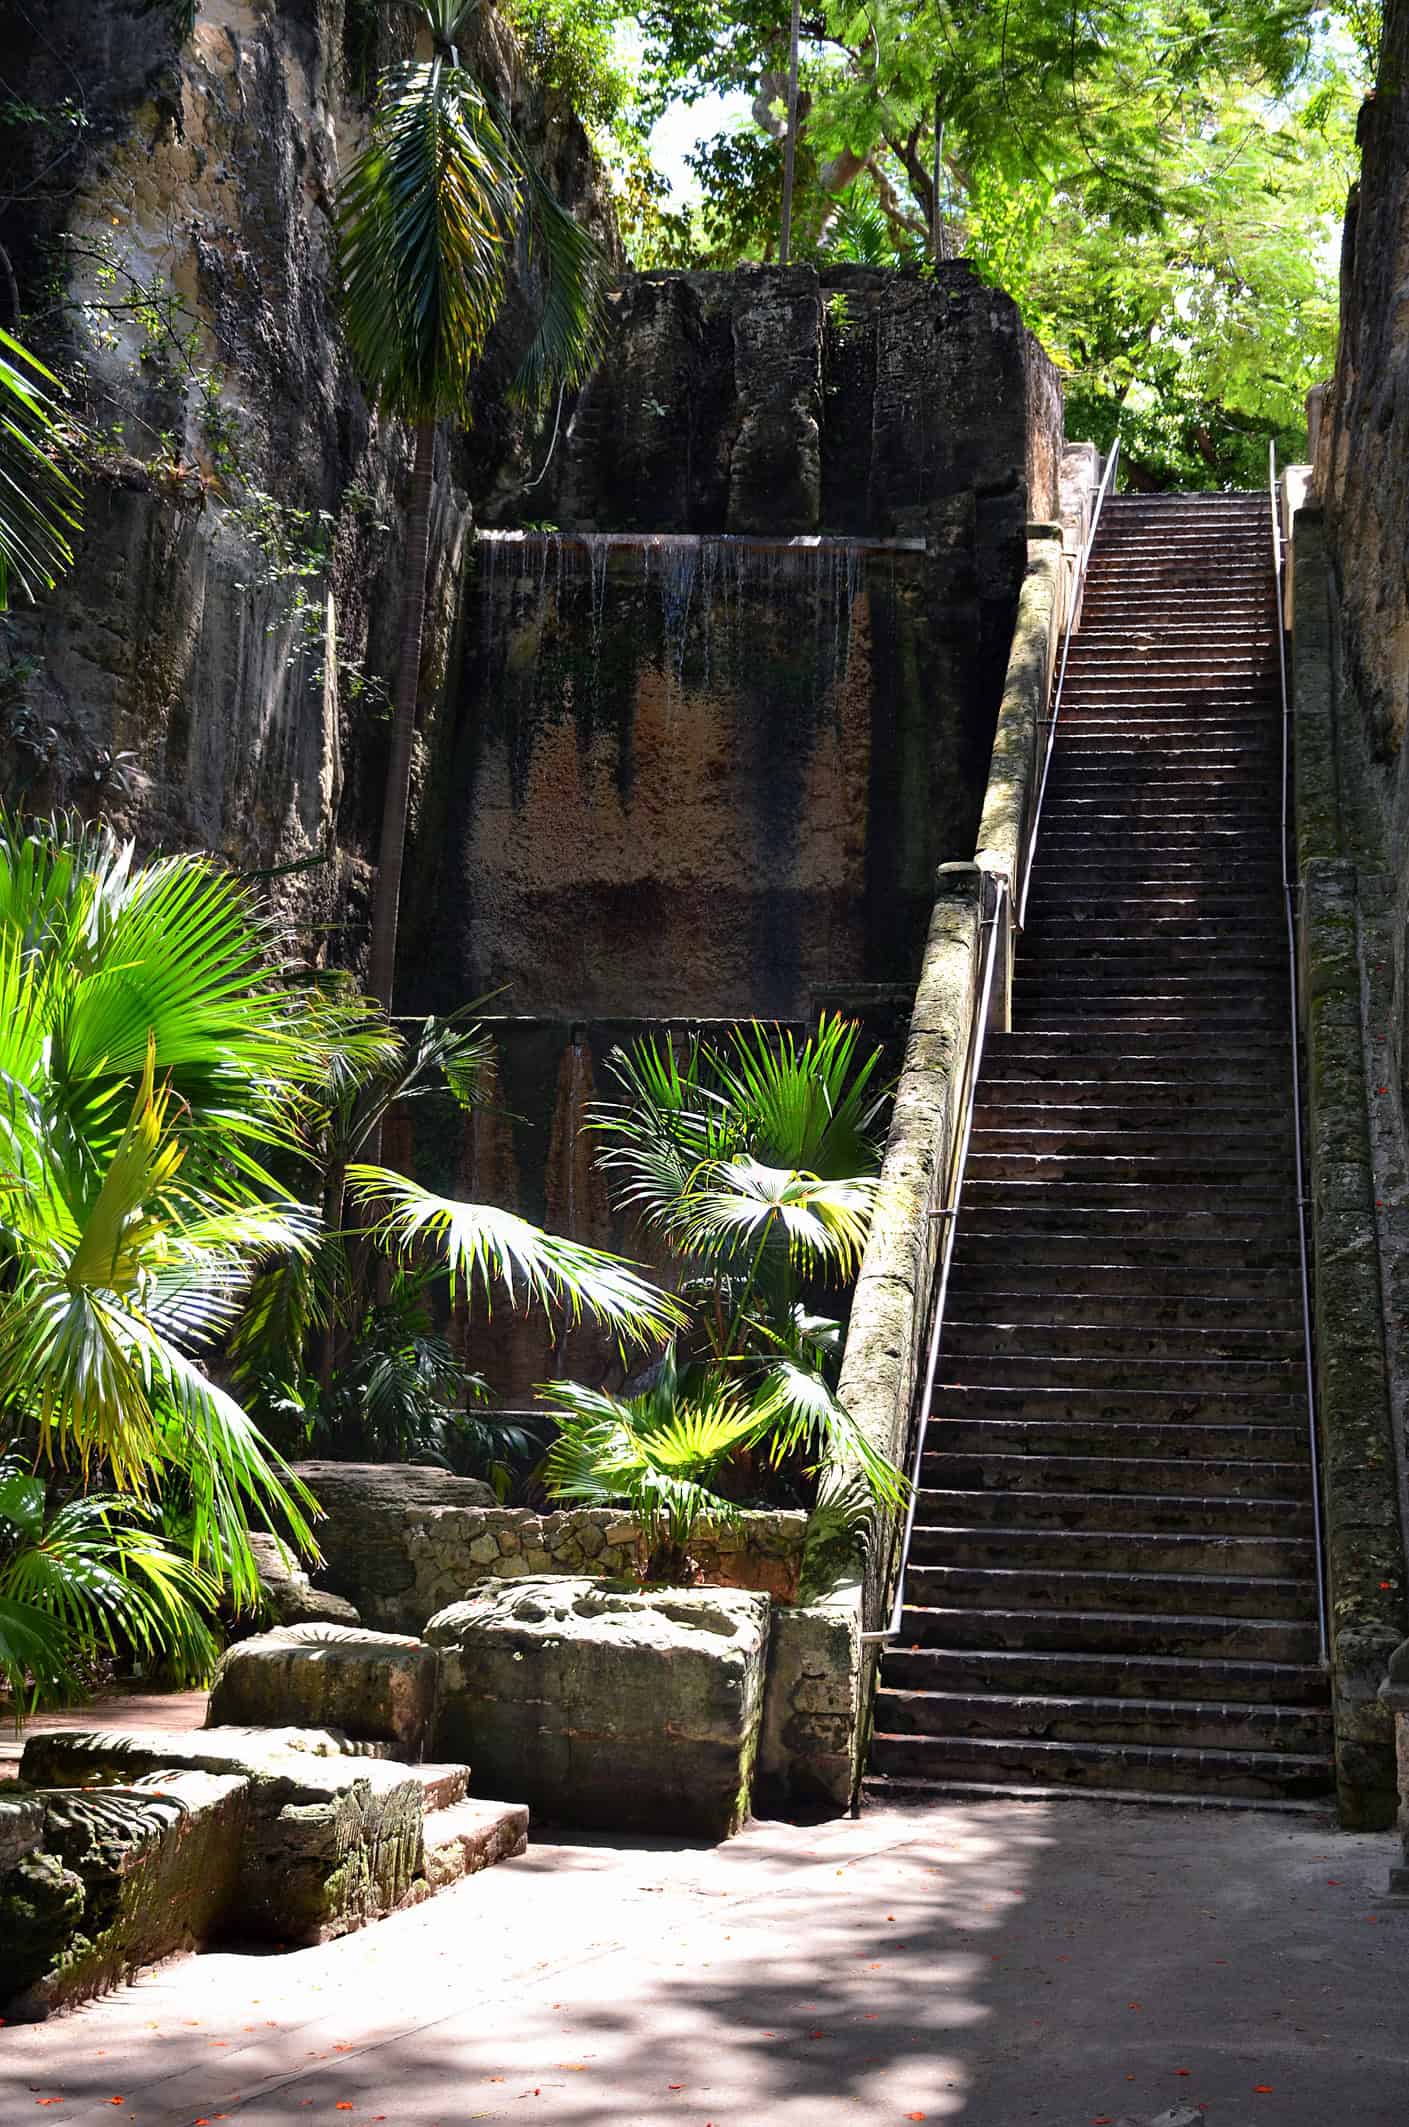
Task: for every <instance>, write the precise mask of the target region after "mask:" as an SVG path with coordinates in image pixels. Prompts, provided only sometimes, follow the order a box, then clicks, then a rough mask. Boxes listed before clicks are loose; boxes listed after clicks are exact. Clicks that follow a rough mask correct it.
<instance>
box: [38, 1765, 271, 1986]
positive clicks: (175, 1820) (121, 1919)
mask: <svg viewBox="0 0 1409 2127" xmlns="http://www.w3.org/2000/svg"><path fill="white" fill-rule="evenodd" d="M39 1799H40V1801H41V1805H42V1814H43V1846H42V1850H40V1851H37V1852H33V1853H31V1854H29V1855H28V1856H26V1858H25V1859H24V1860H23V1861H21V1862H20V1863H19V1864H18V1866H16V1867H15V1868H12V1869H11V1870H10V1871H9V1872H8V1874H6V1875H4V1876H2V1877H0V2000H3V2001H5V2002H6V2004H7V2007H6V2012H5V2013H6V2017H7V2019H8V2020H9V2021H10V2022H12V2023H31V2022H38V2021H40V2020H42V2019H43V2018H44V2017H46V2016H48V2015H49V2014H50V2012H51V2011H52V2010H54V2009H57V2008H63V2007H67V2006H69V2005H70V2004H72V2003H74V2002H79V2001H87V2000H89V1999H91V1997H92V1996H93V1995H95V1994H102V1993H105V1992H106V1991H107V1990H108V1989H109V1988H111V1987H115V1986H120V1985H121V1984H122V1983H123V1982H124V1981H125V1980H126V1979H128V1978H130V1977H131V1975H132V1974H133V1973H134V1972H136V1971H137V1970H138V1969H139V1968H140V1967H142V1966H143V1965H150V1964H153V1963H155V1962H157V1960H158V1959H160V1958H163V1957H170V1956H172V1955H173V1954H174V1953H175V1952H176V1951H177V1950H183V1949H189V1948H192V1947H194V1946H195V1945H197V1944H199V1943H202V1942H206V1941H208V1940H209V1939H210V1938H211V1936H212V1935H215V1934H217V1933H219V1931H220V1930H221V1928H222V1927H223V1926H224V1924H225V1923H226V1921H227V1920H228V1918H229V1916H230V1914H231V1912H232V1910H233V1906H234V1901H235V1894H236V1887H237V1884H238V1880H239V1873H240V1862H241V1850H242V1844H243V1840H244V1836H245V1831H246V1826H247V1821H248V1811H249V1783H248V1781H246V1780H244V1779H241V1778H239V1777H238V1776H236V1775H231V1774H212V1773H204V1772H161V1773H153V1774H149V1775H146V1776H145V1777H140V1778H138V1779H137V1780H136V1781H135V1782H134V1783H133V1784H132V1785H131V1786H123V1787H116V1786H110V1787H85V1788H80V1789H76V1790H72V1791H69V1792H59V1793H52V1794H46V1795H44V1796H42V1797H41V1798H39Z"/></svg>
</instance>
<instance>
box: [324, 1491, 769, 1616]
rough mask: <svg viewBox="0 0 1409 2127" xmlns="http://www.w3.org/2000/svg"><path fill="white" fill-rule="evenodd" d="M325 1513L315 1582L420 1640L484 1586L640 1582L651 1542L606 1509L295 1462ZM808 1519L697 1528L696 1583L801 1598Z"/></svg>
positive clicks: (750, 1516) (747, 1519)
mask: <svg viewBox="0 0 1409 2127" xmlns="http://www.w3.org/2000/svg"><path fill="white" fill-rule="evenodd" d="M299 1475H300V1476H301V1477H303V1478H304V1480H305V1481H306V1483H307V1484H308V1485H309V1486H310V1487H311V1489H312V1491H313V1494H314V1496H315V1498H317V1499H318V1500H319V1502H320V1504H321V1505H322V1506H323V1507H324V1509H325V1510H326V1512H327V1516H328V1518H327V1520H326V1521H324V1522H321V1523H320V1524H319V1527H318V1539H319V1542H320V1544H321V1545H322V1548H323V1553H324V1559H325V1567H324V1572H323V1575H322V1578H323V1579H324V1580H325V1581H326V1582H327V1584H328V1586H329V1587H331V1588H333V1589H334V1590H335V1591H336V1593H337V1594H339V1595H341V1596H345V1597H346V1598H347V1600H348V1601H349V1602H351V1603H353V1604H355V1606H356V1608H357V1611H358V1614H359V1616H360V1617H361V1619H362V1622H363V1624H364V1625H369V1626H371V1627H372V1628H373V1629H374V1630H375V1631H378V1632H410V1633H420V1632H421V1631H422V1629H423V1628H424V1626H425V1624H426V1621H427V1619H428V1618H430V1617H433V1616H434V1615H435V1613H436V1612H437V1611H438V1610H443V1609H444V1608H445V1607H446V1605H447V1604H448V1603H454V1602H458V1601H459V1600H460V1598H461V1597H462V1596H464V1595H466V1594H468V1593H469V1591H470V1590H471V1589H472V1588H476V1587H478V1586H479V1585H480V1584H481V1583H482V1582H484V1581H487V1580H520V1579H523V1578H524V1577H525V1576H527V1575H528V1574H533V1573H570V1574H590V1575H592V1577H593V1578H594V1579H602V1580H610V1579H621V1578H625V1579H630V1580H637V1579H639V1578H640V1576H641V1574H642V1573H643V1571H644V1570H645V1566H646V1560H647V1554H648V1544H647V1541H646V1538H645V1537H644V1535H643V1533H642V1531H641V1528H640V1525H639V1524H638V1523H637V1522H636V1521H635V1520H634V1519H633V1518H632V1516H631V1515H629V1514H626V1513H623V1512H622V1511H621V1510H620V1509H619V1508H612V1507H570V1508H567V1509H565V1510H564V1511H562V1512H560V1513H547V1514H538V1513H535V1512H533V1510H532V1509H531V1508H528V1507H504V1506H500V1505H499V1503H498V1502H497V1500H496V1499H495V1497H494V1494H493V1492H492V1491H491V1490H490V1488H489V1486H488V1485H484V1484H479V1483H476V1482H475V1481H474V1480H473V1479H471V1478H464V1477H453V1476H451V1475H450V1474H449V1473H448V1472H446V1471H443V1470H436V1469H420V1468H418V1467H416V1466H414V1465H406V1464H387V1465H381V1464H374V1463H303V1464H301V1465H300V1466H299ZM806 1534H807V1516H806V1515H805V1514H802V1513H791V1514H790V1513H761V1512H746V1513H744V1514H742V1515H741V1516H740V1520H739V1524H738V1526H737V1527H736V1528H729V1527H721V1528H715V1529H701V1530H700V1531H698V1532H697V1534H696V1537H695V1541H694V1546H693V1548H694V1553H695V1557H696V1559H697V1560H698V1562H699V1566H700V1569H701V1579H702V1584H703V1585H704V1586H706V1587H715V1588H743V1589H749V1590H752V1591H753V1592H754V1593H756V1594H761V1595H770V1596H772V1597H773V1598H774V1600H775V1602H779V1603H791V1602H795V1601H796V1599H797V1594H798V1588H799V1582H800V1577H801V1572H802V1559H803V1547H804V1544H805V1541H806Z"/></svg>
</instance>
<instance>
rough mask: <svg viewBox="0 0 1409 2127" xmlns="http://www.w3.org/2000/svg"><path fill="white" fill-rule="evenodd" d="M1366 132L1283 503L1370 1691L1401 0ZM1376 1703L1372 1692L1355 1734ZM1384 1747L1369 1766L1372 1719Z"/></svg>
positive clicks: (1401, 371)
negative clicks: (1329, 325)
mask: <svg viewBox="0 0 1409 2127" xmlns="http://www.w3.org/2000/svg"><path fill="white" fill-rule="evenodd" d="M1360 144H1361V150H1362V169H1361V177H1360V182H1359V185H1358V186H1357V187H1356V190H1355V192H1354V193H1353V194H1352V196H1351V202H1350V208H1349V212H1348V214H1347V219H1346V229H1345V243H1344V250H1343V254H1342V267H1341V300H1342V317H1341V337H1340V345H1339V349H1338V353H1337V361H1336V373H1335V377H1334V380H1333V382H1332V384H1331V385H1330V387H1329V389H1328V390H1327V391H1326V392H1325V394H1324V404H1323V410H1322V416H1321V420H1320V425H1319V435H1318V440H1317V449H1316V467H1315V479H1314V484H1313V506H1312V507H1310V508H1308V509H1306V510H1304V511H1302V512H1301V513H1300V514H1299V515H1298V517H1297V519H1296V528H1297V538H1296V549H1295V570H1296V633H1295V643H1294V648H1295V658H1296V682H1297V684H1296V697H1297V699H1296V713H1297V787H1298V822H1297V827H1298V841H1299V846H1300V856H1301V861H1302V875H1303V887H1304V890H1303V896H1302V936H1303V951H1304V955H1305V958H1306V960H1307V964H1308V978H1309V979H1308V984H1307V992H1308V1007H1307V1015H1308V1021H1309V1028H1310V1033H1311V1043H1310V1081H1311V1082H1310V1113H1311V1127H1312V1137H1313V1147H1314V1148H1315V1149H1316V1150H1318V1152H1319V1153H1320V1155H1321V1171H1322V1173H1323V1174H1324V1175H1328V1176H1329V1177H1330V1179H1329V1182H1328V1184H1327V1186H1326V1188H1325V1189H1324V1190H1323V1191H1322V1195H1323V1196H1324V1197H1325V1199H1326V1200H1325V1201H1320V1200H1318V1204H1317V1218H1318V1245H1319V1246H1320V1250H1321V1256H1320V1261H1319V1263H1318V1285H1317V1294H1318V1319H1317V1338H1318V1349H1319V1353H1320V1368H1321V1374H1322V1381H1323V1399H1322V1400H1323V1414H1324V1412H1325V1411H1326V1409H1327V1408H1328V1407H1329V1409H1330V1414H1331V1418H1332V1419H1334V1417H1335V1395H1336V1391H1337V1388H1338V1389H1339V1393H1340V1396H1341V1400H1342V1403H1343V1404H1344V1403H1346V1402H1348V1403H1349V1405H1350V1407H1351V1408H1352V1412H1353V1418H1354V1424H1355V1430H1354V1431H1352V1432H1351V1433H1350V1434H1349V1437H1348V1441H1347V1442H1338V1441H1337V1439H1336V1437H1335V1435H1334V1433H1332V1435H1331V1437H1330V1438H1329V1441H1328V1464H1329V1469H1330V1476H1331V1481H1332V1484H1333V1487H1334V1486H1335V1484H1336V1482H1337V1480H1338V1479H1339V1487H1340V1488H1339V1491H1338V1493H1335V1494H1334V1496H1333V1508H1332V1526H1331V1541H1332V1558H1333V1565H1334V1561H1335V1556H1336V1553H1335V1545H1336V1539H1337V1535H1338V1534H1340V1535H1341V1536H1342V1538H1343V1542H1342V1552H1343V1554H1347V1555H1353V1556H1354V1558H1355V1559H1356V1561H1357V1564H1358V1568H1359V1573H1360V1581H1359V1585H1358V1586H1356V1587H1351V1588H1347V1586H1346V1585H1341V1586H1339V1587H1338V1586H1337V1585H1336V1584H1335V1580H1334V1576H1333V1587H1332V1595H1333V1601H1334V1604H1335V1609H1336V1618H1337V1627H1338V1631H1339V1632H1340V1634H1341V1637H1342V1639H1343V1638H1344V1628H1345V1625H1346V1623H1347V1621H1348V1622H1349V1623H1350V1625H1351V1626H1352V1627H1353V1628H1354V1630H1355V1631H1356V1632H1357V1633H1358V1634H1359V1635H1360V1638H1361V1640H1362V1641H1363V1645H1364V1648H1365V1657H1364V1667H1365V1672H1366V1675H1367V1677H1369V1678H1370V1679H1371V1682H1370V1684H1369V1686H1368V1690H1369V1691H1371V1692H1372V1691H1373V1688H1374V1684H1375V1683H1376V1682H1377V1681H1378V1677H1379V1675H1380V1674H1381V1673H1382V1671H1383V1666H1384V1657H1385V1654H1386V1652H1387V1649H1388V1648H1389V1647H1390V1646H1392V1645H1393V1644H1394V1642H1395V1640H1396V1639H1398V1638H1399V1637H1400V1636H1402V1633H1403V1631H1404V1628H1405V1620H1406V1610H1405V1599H1404V1584H1405V1554H1404V1542H1403V1536H1404V1531H1406V1530H1409V1488H1406V1478H1407V1477H1409V1132H1406V1111H1407V1110H1409V744H1406V738H1409V570H1407V569H1406V558H1405V557H1406V551H1409V315H1407V314H1406V310H1405V305H1404V297H1403V291H1404V287H1405V284H1406V281H1407V280H1409V0H1390V5H1389V6H1388V8H1387V9H1386V15H1385V37H1384V51H1383V58H1382V63H1381V71H1380V79H1379V84H1378V88H1377V91H1376V94H1375V95H1374V96H1373V97H1372V98H1371V99H1370V100H1369V101H1368V102H1367V103H1366V105H1365V106H1364V109H1363V111H1362V113H1361V121H1360ZM1322 1055H1325V1056H1327V1057H1330V1058H1331V1059H1332V1061H1331V1063H1329V1064H1324V1065H1323V1064H1322V1063H1321V1062H1320V1058H1321V1057H1322ZM1328 1242H1329V1243H1330V1244H1331V1245H1330V1246H1329V1247H1328ZM1332 1287H1334V1289H1335V1290H1336V1291H1337V1292H1338V1293H1339V1294H1340V1296H1341V1297H1340V1298H1339V1300H1338V1301H1337V1303H1336V1304H1335V1305H1334V1306H1332V1305H1331V1304H1329V1303H1328V1302H1327V1300H1326V1298H1325V1293H1326V1291H1327V1290H1328V1289H1330V1288H1332ZM1328 1375H1329V1378H1330V1381H1331V1389H1332V1394H1331V1396H1330V1397H1329V1398H1328V1397H1327V1395H1326V1394H1325V1384H1326V1381H1327V1378H1328ZM1367 1443H1368V1444H1367ZM1338 1456H1339V1458H1340V1461H1341V1462H1342V1463H1344V1464H1348V1465H1352V1466H1353V1474H1351V1475H1350V1476H1342V1474H1341V1473H1340V1472H1339V1471H1338V1470H1337V1467H1336V1463H1337V1457H1338ZM1396 1463H1397V1468H1396ZM1336 1500H1338V1501H1339V1505H1336V1504H1335V1501H1336ZM1346 1502H1349V1504H1348V1505H1347V1504H1346ZM1337 1513H1338V1514H1339V1515H1340V1518H1341V1520H1342V1521H1343V1522H1345V1523H1346V1524H1347V1528H1346V1529H1343V1530H1341V1531H1338V1530H1337V1528H1336V1526H1335V1516H1336V1514H1337ZM1347 1537H1348V1541H1345V1540H1344V1539H1345V1538H1347ZM1348 1578H1349V1577H1348V1576H1343V1581H1344V1580H1348ZM1374 1716H1375V1709H1374V1705H1373V1700H1372V1699H1371V1700H1370V1702H1369V1704H1368V1705H1367V1733H1369V1731H1370V1727H1371V1724H1372V1722H1373V1719H1374ZM1379 1743H1380V1747H1381V1770H1380V1777H1381V1781H1382V1782H1383V1777H1384V1762H1385V1760H1386V1758H1387V1752H1388V1717H1387V1716H1381V1717H1380V1735H1379Z"/></svg>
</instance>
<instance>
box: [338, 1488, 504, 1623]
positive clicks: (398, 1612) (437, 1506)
mask: <svg viewBox="0 0 1409 2127" xmlns="http://www.w3.org/2000/svg"><path fill="white" fill-rule="evenodd" d="M297 1474H298V1475H299V1476H300V1477H301V1478H302V1479H303V1481H304V1483H305V1484H306V1485H307V1486H308V1488H309V1490H310V1491H311V1492H312V1493H313V1496H314V1498H315V1499H316V1500H317V1501H318V1504H319V1505H320V1507H321V1508H322V1509H323V1513H324V1516H325V1519H324V1520H322V1521H320V1522H319V1524H318V1541H319V1543H320V1545H321V1546H322V1550H323V1558H324V1568H323V1577H324V1579H325V1580H326V1581H327V1584H328V1586H329V1587H330V1588H332V1589H335V1590H336V1592H337V1593H338V1594H339V1595H341V1596H344V1597H345V1598H346V1599H347V1600H348V1601H349V1602H351V1603H353V1604H354V1605H355V1606H356V1608H357V1611H358V1613H359V1615H360V1617H361V1619H362V1621H363V1623H364V1624H367V1625H371V1626H373V1627H375V1629H376V1630H377V1631H379V1632H407V1631H410V1632H419V1631H420V1629H421V1626H422V1625H423V1624H424V1623H425V1621H426V1619H427V1617H428V1616H429V1615H430V1610H431V1608H433V1607H434V1605H427V1606H426V1607H425V1608H422V1607H421V1593H420V1587H419V1582H420V1578H421V1576H420V1575H418V1571H417V1564H416V1561H415V1558H414V1557H413V1549H412V1547H413V1541H414V1537H415V1535H416V1534H417V1533H418V1532H420V1531H423V1530H430V1529H432V1528H434V1526H435V1525H436V1522H437V1520H438V1518H439V1517H440V1516H441V1515H443V1514H445V1513H446V1512H447V1511H450V1512H453V1513H455V1514H457V1515H460V1514H466V1513H474V1512H477V1511H482V1510H483V1509H484V1508H486V1507H493V1506H495V1505H497V1504H498V1502H497V1501H496V1499H495V1496H494V1491H493V1488H492V1486H490V1485H487V1484H481V1483H480V1482H479V1480H478V1479H477V1478H473V1477H456V1476H454V1475H453V1474H452V1473H451V1472H450V1471H449V1470H442V1469H437V1468H434V1467H430V1466H427V1467H422V1465H421V1464H419V1463H370V1462H303V1463H299V1464H298V1465H297Z"/></svg>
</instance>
